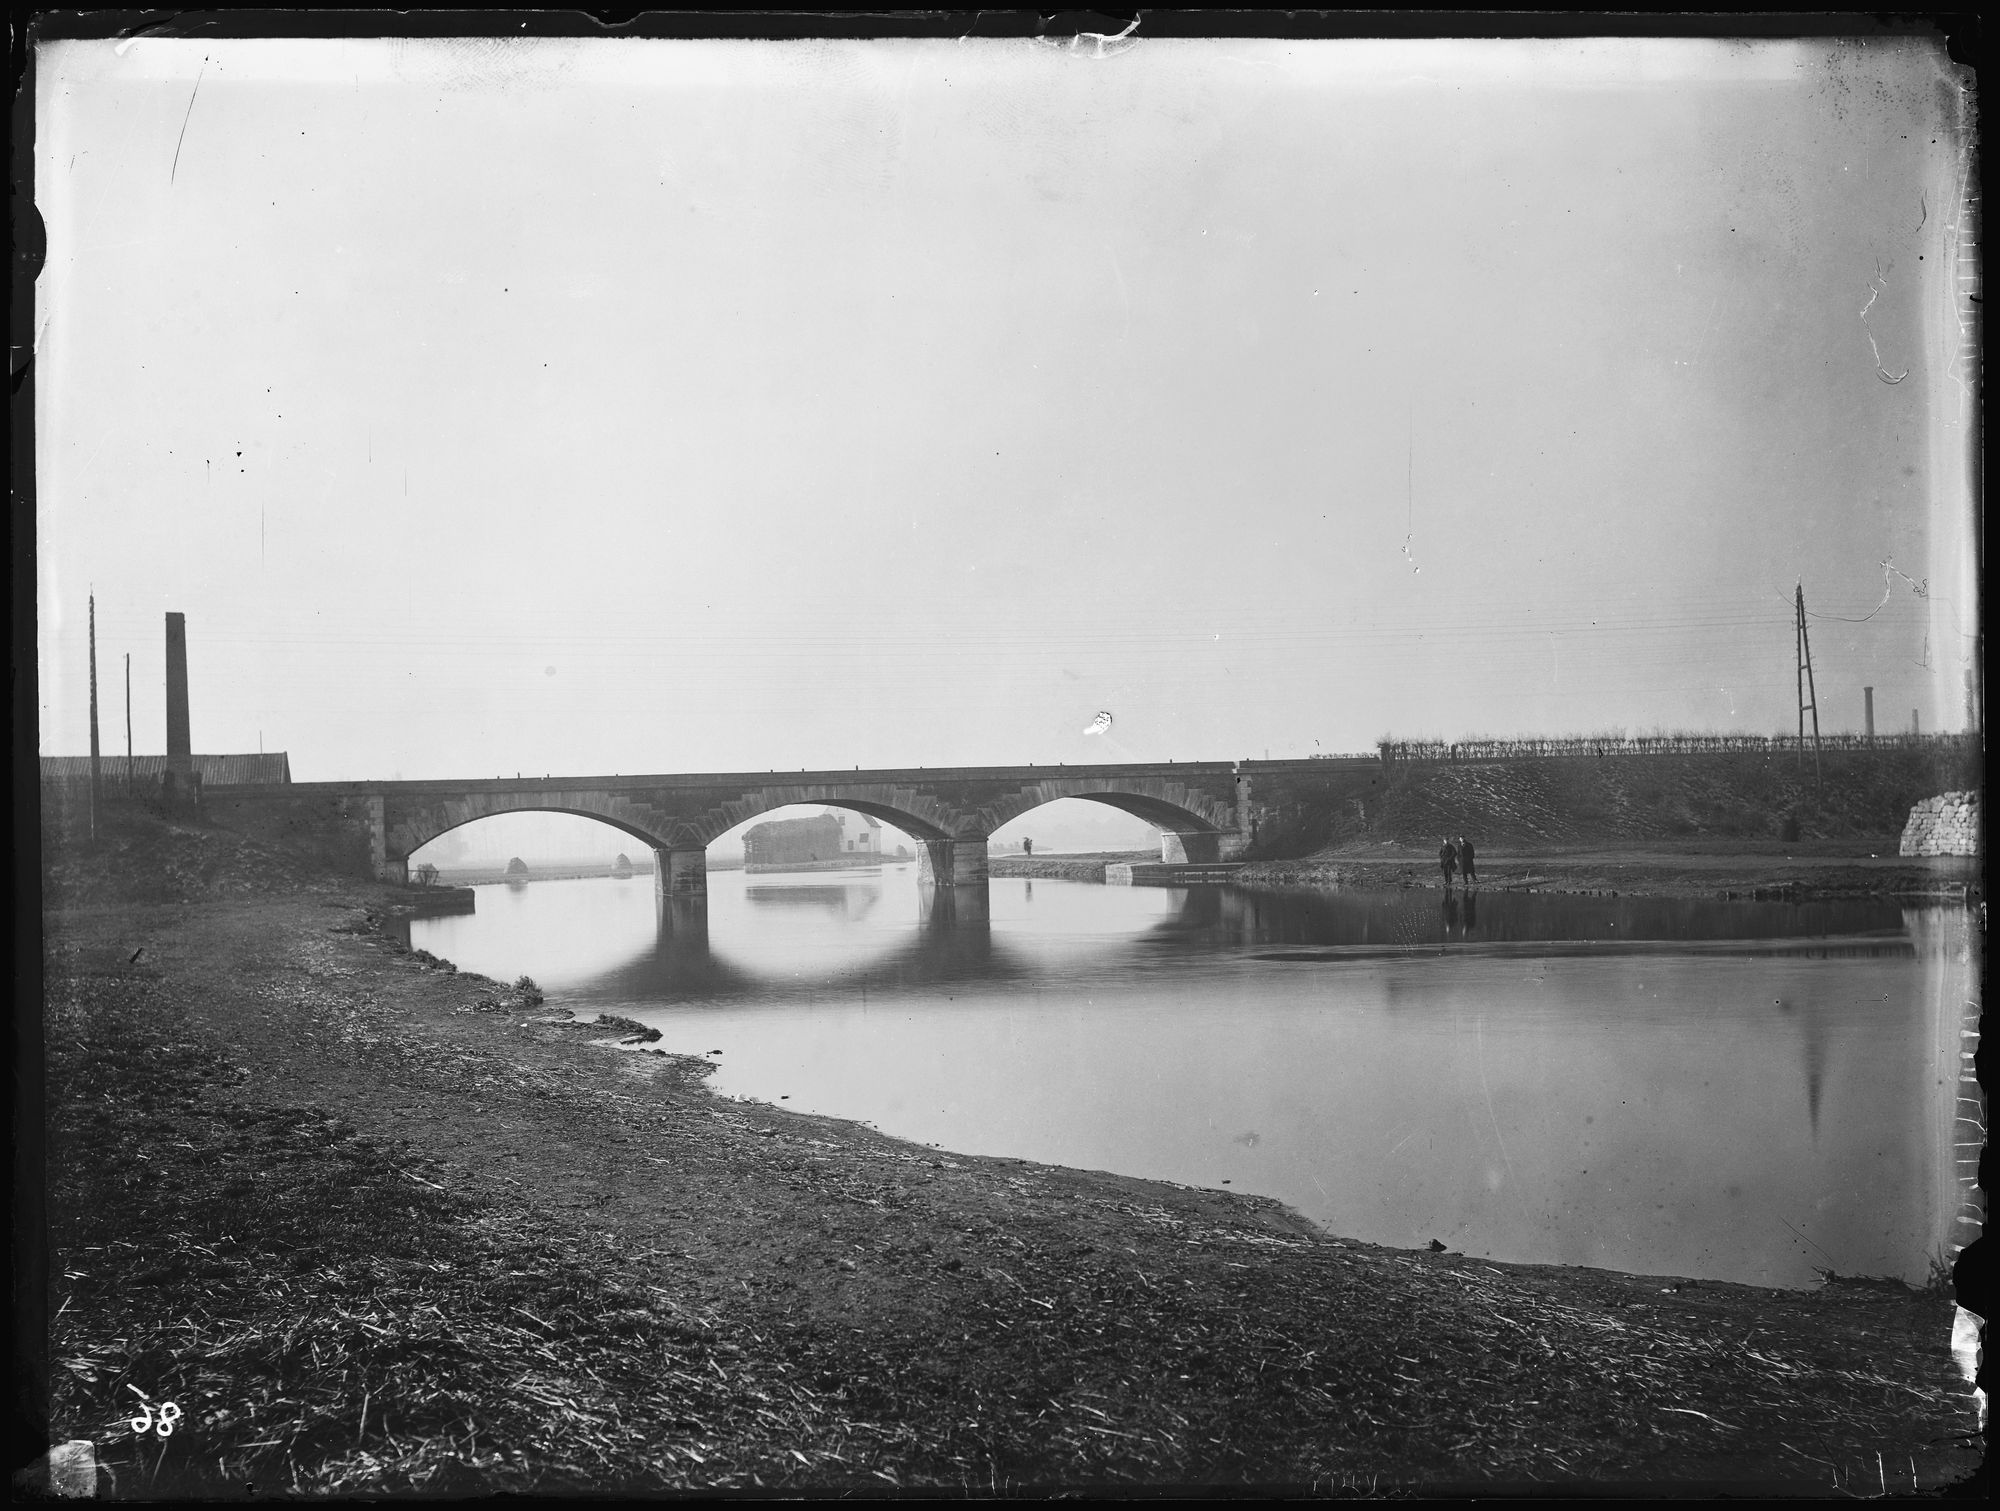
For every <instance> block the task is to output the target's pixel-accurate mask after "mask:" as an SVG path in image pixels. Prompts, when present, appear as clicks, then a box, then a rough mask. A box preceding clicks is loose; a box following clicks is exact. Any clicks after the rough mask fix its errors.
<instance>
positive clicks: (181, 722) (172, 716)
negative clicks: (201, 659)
mask: <svg viewBox="0 0 2000 1511" xmlns="http://www.w3.org/2000/svg"><path fill="white" fill-rule="evenodd" d="M167 769H168V770H169V771H173V772H176V773H179V774H181V775H186V774H189V773H191V772H192V771H193V770H194V745H193V744H192V743H191V741H190V740H189V737H188V642H187V615H185V614H169V615H167Z"/></svg>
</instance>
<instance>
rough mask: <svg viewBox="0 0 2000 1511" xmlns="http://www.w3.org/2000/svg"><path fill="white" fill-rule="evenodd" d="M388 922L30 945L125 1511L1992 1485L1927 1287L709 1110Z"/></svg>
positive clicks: (187, 930) (206, 923)
mask: <svg viewBox="0 0 2000 1511" xmlns="http://www.w3.org/2000/svg"><path fill="white" fill-rule="evenodd" d="M386 896H387V894H383V893H380V892H376V891H373V890H372V889H364V888H355V889H350V890H348V891H347V892H345V893H344V894H343V893H342V892H341V891H340V890H339V889H322V890H320V891H318V892H297V893H287V894H285V895H283V896H279V897H275V898H267V899H266V900H261V901H255V902H230V903H205V904H175V905H163V906H138V905H133V906H128V907H114V908H100V909H92V910H79V911H74V912H70V913H65V914H52V915H49V916H48V918H47V920H46V925H47V931H48V936H47V950H46V958H47V968H48V982H49V989H48V1001H49V1038H50V1074H51V1091H52V1110H53V1117H52V1160H51V1164H52V1171H51V1179H52V1183H53V1187H54V1195H55V1203H54V1206H55V1211H56V1212H57V1214H58V1220H57V1231H56V1234H55V1239H56V1247H55V1250H54V1254H53V1259H54V1261H55V1262H54V1264H53V1265H52V1272H53V1274H54V1275H55V1276H57V1277H58V1279H57V1282H56V1293H55V1295H54V1296H53V1297H52V1298H51V1309H52V1310H57V1311H59V1315H58V1318H57V1321H56V1324H55V1329H54V1336H53V1340H52V1341H53V1353H54V1357H55V1359H56V1361H57V1363H56V1369H55V1380H54V1400H55V1412H56V1419H57V1432H56V1438H57V1440H58V1441H60V1440H62V1439H64V1438H68V1437H87V1438H91V1439H93V1440H94V1441H96V1442H97V1443H98V1444H99V1451H100V1454H101V1455H102V1456H103V1459H104V1461H105V1462H106V1463H107V1465H109V1467H110V1470H111V1472H113V1473H115V1475H116V1476H117V1478H116V1481H115V1485H114V1484H113V1483H111V1482H110V1481H109V1480H107V1483H106V1489H107V1491H114V1490H115V1493H118V1494H121V1495H130V1494H134V1493H169V1492H171V1493H175V1494H191V1493H211V1494H213V1493H225V1492H227V1493H241V1491H242V1489H243V1487H244V1486H245V1485H254V1486H256V1487H257V1488H258V1489H259V1490H263V1489H282V1490H289V1489H292V1488H293V1487H296V1488H298V1489H299V1490H301V1491H313V1490H320V1491H342V1492H356V1491H365V1492H382V1491H397V1490H418V1489H421V1490H430V1491H446V1490H449V1491H454V1492H458V1493H465V1492H468V1491H475V1490H496V1489H525V1488H539V1489H553V1488H558V1487H562V1486H570V1487H590V1488H596V1489H603V1490H616V1489H623V1490H640V1491H643V1490H666V1489H673V1488H689V1487H718V1486H732V1485H733V1486H758V1485H761V1486H764V1487H767V1488H773V1487H795V1488H815V1489H824V1488H840V1487H845V1488H851V1489H856V1490H860V1489H871V1488H881V1489H884V1490H886V1489H887V1488H888V1487H890V1486H914V1485H931V1486H936V1487H940V1488H947V1487H948V1488H953V1489H978V1490H982V1491H986V1492H988V1493H991V1491H993V1490H995V1489H1001V1488H1008V1487H1012V1488H1017V1489H1018V1488H1022V1487H1039V1488H1052V1487H1078V1486H1084V1487H1087V1486H1093V1485H1095V1486H1106V1487H1109V1486H1116V1485H1154V1486H1162V1485H1243V1484H1256V1485H1262V1486H1267V1487H1291V1488H1299V1489H1311V1488H1318V1489H1320V1490H1322V1491H1326V1490H1346V1491H1350V1492H1351V1491H1353V1490H1355V1489H1360V1488H1371V1487H1372V1488H1383V1487H1419V1486H1422V1487H1427V1488H1433V1489H1435V1488H1440V1487H1445V1486H1450V1485H1457V1484H1484V1485H1489V1486H1490V1485H1495V1484H1504V1485H1523V1484H1529V1483H1534V1482H1542V1481H1550V1482H1566V1483H1572V1484H1574V1483H1577V1482H1586V1481H1587V1482H1594V1483H1599V1484H1604V1485H1618V1484H1632V1485H1636V1484H1641V1483H1648V1484H1652V1483H1659V1482H1662V1481H1667V1482H1673V1483H1676V1484H1679V1485H1683V1486H1693V1485H1697V1484H1717V1483H1729V1484H1736V1485H1756V1486H1762V1487H1767V1488H1787V1489H1795V1490H1800V1491H1806V1490H1811V1489H1814V1488H1818V1489H1822V1490H1824V1489H1827V1488H1831V1487H1833V1486H1834V1485H1836V1484H1838V1485H1841V1486H1847V1487H1852V1488H1854V1489H1855V1490H1856V1491H1857V1492H1858V1491H1860V1490H1861V1489H1863V1488H1865V1489H1867V1490H1869V1491H1876V1490H1877V1485H1876V1481H1877V1479H1878V1477H1885V1484H1886V1485H1887V1486H1888V1487H1889V1488H1903V1489H1908V1488H1910V1487H1911V1486H1912V1484H1913V1483H1914V1484H1917V1485H1921V1486H1923V1487H1926V1488H1928V1487H1932V1486H1936V1485H1939V1484H1942V1483H1947V1482H1951V1481H1954V1480H1957V1479H1959V1478H1962V1477H1963V1476H1964V1475H1965V1474H1966V1473H1967V1472H1969V1470H1970V1467H1971V1464H1972V1457H1971V1453H1970V1449H1969V1448H1968V1447H1967V1446H1966V1444H1967V1443H1968V1442H1969V1441H1970V1439H1969V1438H1968V1437H1967V1434H1968V1433H1969V1432H1970V1430H1971V1420H1970V1416H1969V1405H1968V1404H1967V1401H1966V1392H1965V1389H1964V1387H1963V1386H1962V1384H1960V1383H1959V1382H1958V1381H1957V1379H1956V1376H1955V1375H1954V1373H1953V1370H1952V1368H1951V1363H1950V1358H1949V1354H1948V1350H1947V1347H1946V1341H1947V1337H1948V1332H1949V1327H1950V1319H1951V1307H1950V1305H1949V1303H1948V1302H1947V1301H1946V1300H1944V1299H1943V1298H1942V1297H1941V1296H1940V1295H1938V1294H1935V1293H1931V1294H1921V1295H1920V1294H1918V1293H1914V1292H1911V1291H1908V1290H1906V1289H1904V1288H1902V1287H1896V1286H1867V1285H1832V1286H1828V1287H1824V1288H1822V1289H1820V1290H1818V1291H1814V1292H1809V1293H1808V1292H1768V1291H1759V1290H1755V1289H1752V1288H1748V1287H1741V1286H1728V1285H1718V1284H1709V1283H1701V1284H1693V1283H1687V1284H1680V1283H1675V1282H1671V1281H1667V1280H1662V1279H1659V1278H1657V1277H1632V1276H1622V1275H1616V1274H1611V1273H1607V1272H1601V1271H1585V1270H1565V1269H1558V1268H1551V1267H1522V1266H1507V1265H1497V1264H1492V1263H1488V1262H1485V1261H1473V1260H1468V1259H1465V1258H1463V1257H1461V1256H1457V1255H1453V1254H1426V1253H1410V1252H1404V1251H1396V1250H1385V1249H1375V1248H1370V1247H1366V1246H1363V1245H1359V1244H1353V1243H1348V1242H1344V1241H1340V1240H1337V1239H1333V1238H1329V1237H1326V1236H1323V1235H1320V1234H1318V1233H1316V1232H1315V1231H1313V1230H1312V1229H1311V1228H1310V1227H1309V1226H1308V1225H1307V1224H1305V1223H1304V1222H1303V1221H1302V1220H1301V1219H1298V1218H1297V1217H1295V1216H1294V1215H1292V1214H1290V1213H1289V1212H1287V1211H1285V1210H1284V1209H1282V1208H1280V1207H1278V1206H1277V1205H1276V1204H1274V1203H1270V1202H1267V1201H1262V1200H1259V1199H1256V1198H1247V1197H1240V1196H1225V1195H1221V1194H1217V1193H1210V1192H1203V1191H1195V1190H1189V1189H1184V1188H1180V1187H1174V1186H1168V1185H1162V1184H1156V1183H1149V1182H1141V1181H1135V1180H1128V1179H1123V1178H1120V1177H1115V1176H1109V1175H1098V1174H1090V1173H1085V1172H1077V1171H1069V1170H1059V1169H1051V1168H1046V1167H1041V1166H1035V1165H1029V1164H1025V1163H1019V1162H1014V1161H1006V1160H990V1159H974V1158H967V1157H962V1156H944V1155H939V1154H937V1153H936V1152H934V1151H929V1150H925V1149H922V1148H918V1147H915V1146H911V1145H907V1144H903V1143H900V1142H898V1141H896V1140H893V1139H890V1138H887V1137H884V1136H882V1135H880V1134H878V1133H875V1132H873V1131H872V1130H869V1129H866V1128H861V1127H858V1126H855V1125H852V1124H846V1123H841V1122H837V1121H833V1120H829V1119H824V1118H815V1117H807V1116H802V1115H798V1114H793V1113H788V1112H785V1111H781V1110H779V1109H776V1108H770V1107H764V1106H757V1105H748V1104H740V1103H724V1102H720V1101H718V1100H717V1099H716V1098H714V1097H713V1096H712V1095H711V1094H710V1093H709V1092H708V1091H707V1089H706V1086H705V1084H704V1075H705V1073H706V1067H705V1066H704V1065H703V1064H701V1063H700V1062H699V1061H692V1060H689V1059H686V1058H682V1057H676V1056H668V1055H662V1054H659V1053H657V1052H649V1051H648V1050H647V1049H646V1047H645V1046H643V1045H636V1046H630V1047H627V1048H624V1049H619V1048H613V1047H606V1045H605V1044H604V1043H603V1042H601V1041H603V1040H605V1039H607V1038H615V1037H617V1034H616V1031H615V1030H612V1031H607V1029H606V1027H605V1026H603V1025H581V1026H579V1025H574V1024H571V1023H569V1022H567V1021H559V1019H561V1018H562V1015H557V1014H552V1013H549V1012H548V1011H546V1010H545V1009H542V1008H541V1007H539V1006H538V1005H537V1004H535V1003H534V1002H532V1001H531V1000H529V999H528V998H527V997H525V996H523V995H522V994H521V993H520V992H517V991H514V990H512V989H503V988H501V987H499V986H498V985H497V984H496V983H493V982H490V981H486V980H484V979H483V978H478V977H473V976H469V975H462V974H457V973H455V972H453V971H451V970H450V969H448V968H446V967H443V966H441V965H439V964H438V963H435V962H431V961H429V960H428V959H426V958H423V957H419V956H413V955H412V954H410V953H409V952H408V951H407V950H406V949H404V948H403V947H402V946H401V945H399V944H397V943H396V942H395V941H394V939H393V938H392V937H391V936H390V935H388V934H385V933H383V932H381V930H380V928H379V921H380V910H381V909H382V908H383V906H384V904H385V901H386ZM371 908H372V909H374V910H375V913H374V914H373V915H371V914H370V913H369V912H368V911H367V910H368V909H371ZM132 1387H136V1388H137V1390H139V1391H143V1392H145V1393H146V1396H147V1398H149V1399H151V1400H153V1401H156V1402H157V1401H160V1400H164V1399H168V1398H171V1399H174V1400H175V1401H176V1402H177V1403H178V1404H179V1405H180V1406H181V1407H182V1409H183V1410H184V1411H185V1412H186V1413H187V1415H186V1418H185V1420H184V1422H183V1424H182V1427H181V1429H180V1431H179V1432H177V1433H176V1435H175V1436H174V1437H173V1438H172V1439H171V1441H170V1442H166V1443H162V1442H160V1441H157V1440H156V1439H154V1438H146V1439H143V1440H141V1439H137V1438H135V1437H134V1436H133V1435H132V1434H131V1432H130V1429H129V1427H128V1426H127V1425H125V1419H126V1418H128V1417H129V1416H130V1415H131V1414H132V1411H133V1410H134V1403H135V1401H136V1400H138V1399H139V1398H138V1396H137V1395H136V1394H135V1392H134V1390H133V1389H132ZM1878 1455H1881V1457H1880V1458H1879V1459H1878Z"/></svg>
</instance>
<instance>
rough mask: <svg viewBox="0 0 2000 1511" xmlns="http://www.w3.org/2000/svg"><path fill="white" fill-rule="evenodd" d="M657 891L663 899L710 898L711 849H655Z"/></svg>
mask: <svg viewBox="0 0 2000 1511" xmlns="http://www.w3.org/2000/svg"><path fill="white" fill-rule="evenodd" d="M653 890H654V892H655V893H656V894H658V895H659V896H661V897H672V898H701V899H703V900H706V899H707V897H708V849H707V847H706V846H704V847H703V848H701V849H699V850H668V849H663V848H661V847H660V846H657V845H656V846H654V848H653Z"/></svg>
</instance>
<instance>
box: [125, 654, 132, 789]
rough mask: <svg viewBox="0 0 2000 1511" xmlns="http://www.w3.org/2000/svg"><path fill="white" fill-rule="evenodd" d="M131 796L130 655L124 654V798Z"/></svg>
mask: <svg viewBox="0 0 2000 1511" xmlns="http://www.w3.org/2000/svg"><path fill="white" fill-rule="evenodd" d="M131 795H132V653H131V652H130V651H127V652H126V653H125V796H127V797H130V796H131Z"/></svg>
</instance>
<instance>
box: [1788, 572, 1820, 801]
mask: <svg viewBox="0 0 2000 1511" xmlns="http://www.w3.org/2000/svg"><path fill="white" fill-rule="evenodd" d="M1793 604H1794V606H1795V609H1796V615H1795V622H1796V624H1797V628H1798V637H1797V638H1798V652H1799V661H1798V685H1799V751H1800V753H1801V754H1804V752H1805V744H1806V713H1807V711H1808V710H1810V711H1811V713H1812V726H1813V781H1814V782H1815V783H1817V782H1818V781H1819V698H1818V695H1817V694H1816V693H1815V692H1814V690H1813V671H1812V639H1811V637H1810V636H1808V635H1807V633H1806V585H1805V584H1804V583H1803V582H1801V583H1800V584H1799V585H1798V593H1797V596H1796V597H1795V598H1794V599H1793Z"/></svg>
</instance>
